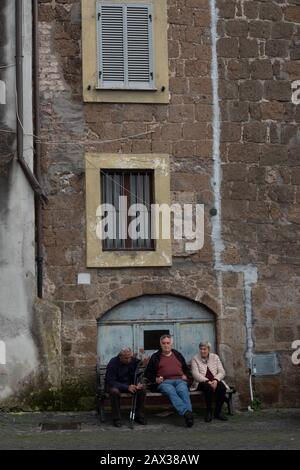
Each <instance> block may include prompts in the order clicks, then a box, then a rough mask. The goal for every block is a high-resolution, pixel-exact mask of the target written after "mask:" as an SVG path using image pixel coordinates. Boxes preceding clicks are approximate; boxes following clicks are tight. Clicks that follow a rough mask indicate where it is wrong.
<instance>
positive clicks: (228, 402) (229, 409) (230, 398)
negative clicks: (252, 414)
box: [227, 393, 234, 416]
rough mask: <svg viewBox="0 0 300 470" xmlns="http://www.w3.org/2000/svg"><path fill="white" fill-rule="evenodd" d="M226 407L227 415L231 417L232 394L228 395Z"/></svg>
mask: <svg viewBox="0 0 300 470" xmlns="http://www.w3.org/2000/svg"><path fill="white" fill-rule="evenodd" d="M227 406H228V414H229V415H230V416H233V414H234V413H233V402H232V393H230V394H229V397H228V401H227Z"/></svg>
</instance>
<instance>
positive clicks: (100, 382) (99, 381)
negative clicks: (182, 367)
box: [96, 364, 236, 423]
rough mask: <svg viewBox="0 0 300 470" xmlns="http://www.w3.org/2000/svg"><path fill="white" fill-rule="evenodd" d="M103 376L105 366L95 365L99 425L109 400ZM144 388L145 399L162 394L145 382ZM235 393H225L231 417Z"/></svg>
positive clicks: (232, 391)
mask: <svg viewBox="0 0 300 470" xmlns="http://www.w3.org/2000/svg"><path fill="white" fill-rule="evenodd" d="M143 370H145V368H143V369H141V372H142V375H143ZM105 374H106V366H100V365H98V364H97V366H96V411H97V415H98V416H99V419H100V421H101V423H105V421H106V417H105V408H104V406H105V400H107V399H108V398H109V394H108V393H107V392H106V391H105ZM143 383H144V385H145V387H146V398H152V397H162V394H161V393H159V392H151V391H150V390H149V384H147V382H146V381H143ZM235 392H236V390H235V389H234V387H230V388H229V390H228V391H227V392H226V399H225V403H226V404H227V409H228V414H229V415H233V403H232V395H233V394H234V393H235ZM190 395H191V396H197V395H199V396H200V395H203V392H198V391H195V392H190ZM121 398H127V399H131V398H132V394H131V393H121Z"/></svg>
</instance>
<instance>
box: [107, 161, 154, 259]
mask: <svg viewBox="0 0 300 470" xmlns="http://www.w3.org/2000/svg"><path fill="white" fill-rule="evenodd" d="M101 188H102V201H101V202H102V204H109V205H110V206H107V210H106V211H105V213H104V217H106V222H107V223H106V224H104V223H103V226H104V227H103V228H104V234H106V235H105V237H104V240H103V242H102V243H103V250H113V251H119V250H120V251H122V250H154V248H155V245H154V239H153V238H152V237H151V204H152V202H153V170H146V171H145V170H141V171H139V170H134V171H127V170H120V171H119V170H117V171H116V170H101ZM124 197H125V198H126V200H125V199H124ZM124 201H125V202H126V204H124ZM109 210H111V211H112V212H113V216H112V217H108V211H109ZM109 225H110V226H109Z"/></svg>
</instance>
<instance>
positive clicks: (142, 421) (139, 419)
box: [134, 416, 147, 426]
mask: <svg viewBox="0 0 300 470" xmlns="http://www.w3.org/2000/svg"><path fill="white" fill-rule="evenodd" d="M134 421H135V422H136V423H139V424H142V425H144V426H145V425H146V424H147V419H146V418H145V416H136V417H135V418H134Z"/></svg>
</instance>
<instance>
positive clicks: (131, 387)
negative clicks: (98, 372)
mask: <svg viewBox="0 0 300 470" xmlns="http://www.w3.org/2000/svg"><path fill="white" fill-rule="evenodd" d="M138 363H139V360H138V359H136V358H135V357H133V353H132V351H131V349H130V348H124V349H122V350H121V351H120V353H119V354H118V356H116V357H113V358H112V359H111V360H110V361H109V363H108V365H107V368H106V376H105V386H106V390H107V391H108V393H109V395H110V401H111V409H112V416H113V423H114V425H115V426H116V427H120V426H122V422H121V411H120V394H121V393H131V394H135V393H136V394H137V402H136V413H135V421H136V422H137V423H140V424H147V423H146V418H145V415H144V402H145V396H146V392H145V390H144V387H143V385H142V384H137V385H135V384H134V376H135V371H136V368H137V366H138Z"/></svg>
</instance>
